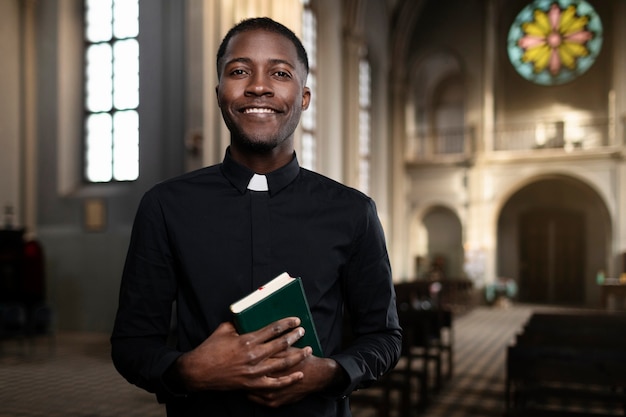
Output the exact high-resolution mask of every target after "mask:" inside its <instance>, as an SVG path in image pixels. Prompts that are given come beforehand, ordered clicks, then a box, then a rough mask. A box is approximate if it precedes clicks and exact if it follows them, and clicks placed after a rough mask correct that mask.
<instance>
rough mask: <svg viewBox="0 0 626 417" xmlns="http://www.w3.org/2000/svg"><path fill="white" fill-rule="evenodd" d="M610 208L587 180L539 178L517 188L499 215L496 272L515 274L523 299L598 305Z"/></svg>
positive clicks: (608, 233) (554, 177)
mask: <svg viewBox="0 0 626 417" xmlns="http://www.w3.org/2000/svg"><path fill="white" fill-rule="evenodd" d="M610 242H611V227H610V216H609V213H608V210H607V208H606V206H605V204H604V202H603V201H602V199H601V198H600V196H599V195H598V193H597V192H596V191H595V190H594V189H593V188H592V187H590V186H589V185H588V184H586V183H584V182H583V181H580V180H578V179H575V178H572V177H567V176H547V177H542V178H537V179H536V180H535V181H533V182H531V183H529V184H527V185H526V186H524V187H522V188H520V189H519V190H518V191H517V192H515V193H514V194H513V195H512V196H511V197H510V198H509V199H508V201H507V202H506V204H505V205H504V206H503V208H502V210H501V212H500V216H499V218H498V256H497V259H498V261H497V271H498V275H499V276H500V277H503V278H513V279H515V280H516V281H517V284H518V288H519V299H520V301H524V302H532V303H550V304H564V305H572V306H583V305H585V306H597V305H598V304H599V302H600V289H599V288H598V285H597V284H596V282H595V277H596V273H597V271H599V270H607V268H608V266H609V265H608V264H609V260H608V258H607V256H608V253H610Z"/></svg>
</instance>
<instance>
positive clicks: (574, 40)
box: [508, 0, 602, 85]
mask: <svg viewBox="0 0 626 417" xmlns="http://www.w3.org/2000/svg"><path fill="white" fill-rule="evenodd" d="M601 48H602V22H601V20H600V17H599V16H598V14H597V13H596V12H595V10H594V9H593V7H592V6H591V5H590V4H589V3H587V2H586V1H584V0H557V1H555V0H536V1H535V2H533V3H531V4H530V5H528V6H526V7H525V8H524V9H523V10H522V11H521V12H520V13H519V14H518V15H517V18H516V19H515V21H514V22H513V24H512V25H511V29H510V30H509V37H508V53H509V59H510V60H511V63H512V64H513V66H514V67H515V69H516V70H517V72H518V73H519V74H520V75H521V76H522V77H524V78H526V79H527V80H529V81H532V82H535V83H537V84H541V85H558V84H563V83H566V82H569V81H572V80H573V79H575V78H576V77H578V76H579V75H581V74H583V73H584V72H586V71H587V70H588V69H589V68H590V67H591V66H592V65H593V63H594V61H595V59H596V57H597V55H598V54H599V53H600V50H601Z"/></svg>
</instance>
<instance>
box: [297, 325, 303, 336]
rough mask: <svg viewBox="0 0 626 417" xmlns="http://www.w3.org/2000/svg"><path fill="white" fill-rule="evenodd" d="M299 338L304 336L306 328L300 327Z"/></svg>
mask: <svg viewBox="0 0 626 417" xmlns="http://www.w3.org/2000/svg"><path fill="white" fill-rule="evenodd" d="M298 336H300V337H302V336H304V328H302V327H300V328H299V329H298Z"/></svg>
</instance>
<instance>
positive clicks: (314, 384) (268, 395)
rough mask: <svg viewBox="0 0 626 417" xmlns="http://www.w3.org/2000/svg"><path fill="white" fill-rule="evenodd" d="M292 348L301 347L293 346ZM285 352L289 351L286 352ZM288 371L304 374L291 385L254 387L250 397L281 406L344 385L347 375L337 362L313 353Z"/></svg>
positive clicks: (274, 405) (253, 399)
mask: <svg viewBox="0 0 626 417" xmlns="http://www.w3.org/2000/svg"><path fill="white" fill-rule="evenodd" d="M290 350H299V349H297V348H291V349H290ZM282 354H283V353H281V355H282ZM284 354H289V353H288V352H285V353H284ZM286 372H287V373H293V372H301V373H302V374H303V375H304V376H303V378H301V379H300V380H298V381H296V382H295V383H294V384H291V385H285V386H282V387H269V388H262V389H253V390H251V391H250V393H249V394H248V398H249V399H250V400H252V401H254V402H256V403H259V404H262V405H265V406H268V407H279V406H281V405H284V404H291V403H294V402H297V401H299V400H301V399H303V398H304V397H306V396H307V395H309V394H311V393H313V392H318V391H322V390H324V389H327V388H329V387H331V386H342V384H343V381H344V378H345V377H346V376H345V375H344V371H343V369H342V368H341V366H339V365H338V364H337V362H335V361H334V360H332V359H324V358H318V357H316V356H313V355H311V356H309V357H307V358H306V359H305V360H304V361H302V362H300V363H298V364H297V365H295V366H294V367H293V368H291V369H288V370H287V371H286ZM279 375H280V374H278V375H275V376H279Z"/></svg>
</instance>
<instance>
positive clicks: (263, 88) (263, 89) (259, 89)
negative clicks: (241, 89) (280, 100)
mask: <svg viewBox="0 0 626 417" xmlns="http://www.w3.org/2000/svg"><path fill="white" fill-rule="evenodd" d="M246 94H249V95H257V96H262V95H268V94H273V90H272V84H271V80H270V79H269V77H268V76H267V75H265V74H263V73H259V72H257V73H255V74H253V75H252V76H251V77H250V82H249V83H248V86H247V88H246Z"/></svg>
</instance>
